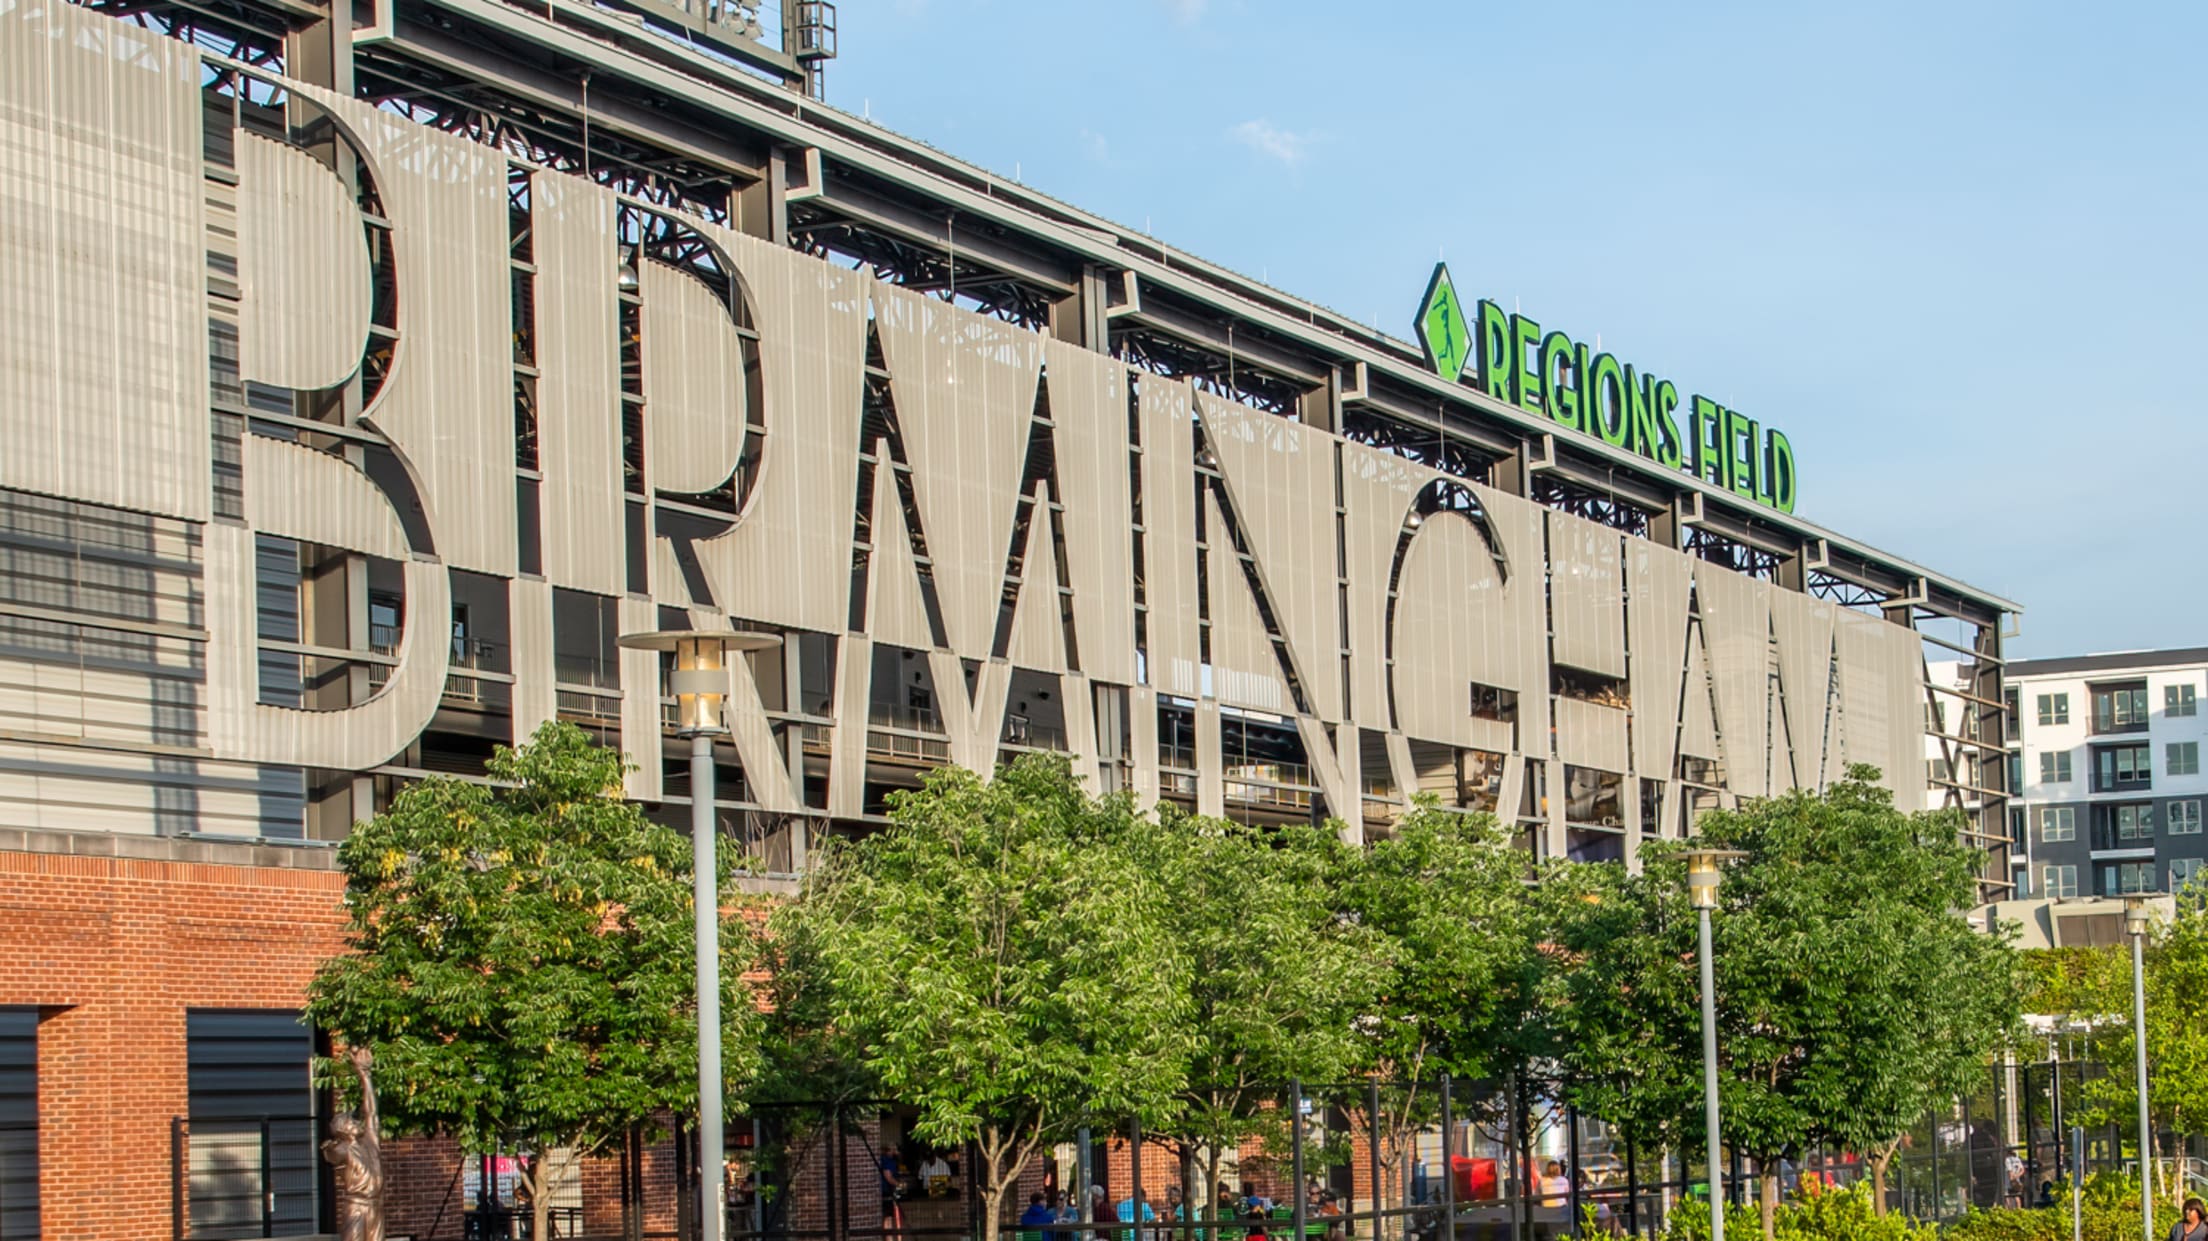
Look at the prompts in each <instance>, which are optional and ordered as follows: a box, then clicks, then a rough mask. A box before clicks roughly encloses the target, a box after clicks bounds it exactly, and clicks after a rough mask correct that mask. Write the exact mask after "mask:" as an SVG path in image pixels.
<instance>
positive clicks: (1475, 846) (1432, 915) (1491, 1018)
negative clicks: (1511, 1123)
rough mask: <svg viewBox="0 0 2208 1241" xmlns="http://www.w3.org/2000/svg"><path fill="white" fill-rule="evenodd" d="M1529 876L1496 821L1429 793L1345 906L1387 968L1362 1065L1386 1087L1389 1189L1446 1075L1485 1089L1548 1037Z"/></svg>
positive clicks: (1369, 854) (1378, 844) (1375, 852)
mask: <svg viewBox="0 0 2208 1241" xmlns="http://www.w3.org/2000/svg"><path fill="white" fill-rule="evenodd" d="M1526 877H1527V867H1526V858H1525V855H1524V854H1523V853H1520V852H1518V851H1517V850H1515V849H1513V848H1512V847H1511V844H1510V840H1509V838H1508V837H1507V836H1506V835H1505V834H1504V833H1503V831H1502V829H1501V828H1500V827H1499V826H1497V824H1496V822H1495V820H1494V819H1493V818H1492V817H1491V816H1488V815H1485V814H1459V813H1455V812H1451V811H1445V810H1441V809H1439V808H1438V807H1437V805H1436V804H1435V802H1434V800H1433V798H1431V797H1430V796H1429V797H1422V798H1421V799H1420V800H1419V802H1418V803H1417V804H1416V805H1415V806H1414V807H1413V808H1412V810H1411V812H1410V813H1409V814H1407V815H1405V816H1404V817H1403V818H1402V819H1401V820H1400V821H1399V822H1398V823H1397V824H1396V825H1395V830H1394V831H1393V832H1392V833H1390V834H1389V835H1387V836H1385V837H1383V838H1381V839H1379V840H1377V841H1375V842H1373V843H1372V844H1371V846H1370V847H1368V848H1367V849H1366V850H1365V852H1364V855H1363V857H1362V858H1360V859H1359V860H1358V863H1357V865H1356V866H1355V867H1354V869H1353V871H1352V873H1351V875H1350V877H1349V880H1348V882H1347V884H1346V887H1345V895H1346V898H1347V899H1346V901H1345V906H1346V909H1347V911H1348V912H1349V913H1350V914H1351V915H1352V916H1353V917H1355V918H1356V919H1357V921H1358V923H1359V925H1361V926H1362V927H1363V928H1365V930H1366V931H1368V932H1369V933H1370V934H1372V935H1373V936H1375V938H1376V947H1377V954H1378V958H1379V961H1380V963H1381V965H1382V966H1383V968H1384V974H1383V976H1382V979H1381V984H1380V988H1379V992H1378V994H1377V995H1376V996H1375V998H1374V1000H1373V1002H1372V1003H1371V1004H1370V1005H1368V1006H1367V1007H1366V1008H1365V1010H1364V1011H1363V1012H1362V1013H1360V1014H1359V1015H1358V1017H1357V1020H1356V1029H1357V1032H1358V1035H1359V1038H1360V1041H1361V1042H1362V1044H1363V1051H1362V1056H1361V1061H1362V1063H1361V1066H1360V1067H1361V1068H1362V1069H1363V1070H1364V1071H1365V1072H1368V1073H1370V1074H1372V1075H1374V1076H1376V1077H1378V1078H1380V1079H1381V1080H1382V1081H1383V1082H1384V1083H1386V1085H1385V1088H1384V1090H1383V1106H1382V1112H1381V1118H1380V1129H1381V1132H1380V1134H1379V1135H1378V1137H1379V1138H1380V1149H1381V1159H1382V1168H1383V1173H1384V1174H1383V1180H1384V1181H1385V1182H1389V1183H1396V1182H1399V1181H1400V1180H1401V1177H1400V1176H1397V1175H1395V1174H1394V1171H1395V1169H1396V1168H1397V1167H1398V1166H1399V1165H1400V1163H1401V1161H1402V1160H1403V1158H1404V1156H1405V1155H1406V1154H1407V1153H1408V1151H1409V1143H1408V1141H1407V1140H1406V1136H1407V1135H1408V1134H1409V1132H1410V1131H1411V1130H1412V1129H1414V1128H1416V1127H1417V1126H1419V1125H1422V1124H1425V1123H1427V1122H1428V1121H1429V1120H1430V1119H1431V1118H1432V1116H1433V1114H1434V1112H1435V1110H1436V1108H1437V1107H1438V1103H1439V1099H1438V1095H1437V1092H1436V1091H1435V1090H1434V1089H1432V1087H1433V1085H1434V1083H1435V1082H1436V1081H1437V1080H1438V1079H1439V1078H1440V1076H1441V1075H1442V1074H1444V1073H1447V1074H1449V1075H1450V1076H1452V1077H1453V1078H1456V1079H1459V1080H1462V1081H1466V1082H1472V1081H1478V1080H1481V1079H1486V1078H1493V1077H1498V1076H1500V1075H1501V1074H1503V1073H1504V1072H1506V1071H1508V1070H1511V1069H1513V1068H1516V1067H1519V1066H1520V1065H1522V1064H1523V1062H1524V1061H1525V1059H1526V1056H1527V1054H1528V1051H1529V1048H1530V1046H1531V1044H1530V1042H1529V1040H1530V1038H1531V1037H1532V1036H1533V1035H1534V1034H1536V1033H1537V1030H1536V1029H1535V1027H1534V1026H1533V1025H1532V1023H1531V1022H1530V1021H1529V1017H1530V1016H1531V1014H1532V1012H1533V1009H1532V1001H1533V998H1534V995H1533V984H1534V982H1535V980H1536V978H1537V973H1536V971H1535V970H1534V968H1533V963H1534V960H1535V957H1536V955H1537V954H1536V953H1535V951H1534V940H1533V922H1532V912H1533V908H1532V905H1531V902H1530V901H1529V898H1528V892H1529V889H1528V887H1527V884H1526ZM1383 1190H1384V1187H1383ZM1380 1197H1381V1199H1382V1200H1383V1201H1384V1200H1385V1193H1384V1192H1383V1193H1382V1194H1381V1195H1380Z"/></svg>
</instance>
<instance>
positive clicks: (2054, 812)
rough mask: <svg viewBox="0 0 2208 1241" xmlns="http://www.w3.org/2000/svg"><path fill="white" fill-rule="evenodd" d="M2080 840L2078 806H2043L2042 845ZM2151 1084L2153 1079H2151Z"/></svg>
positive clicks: (2040, 823) (2041, 823) (2041, 818)
mask: <svg viewBox="0 0 2208 1241" xmlns="http://www.w3.org/2000/svg"><path fill="white" fill-rule="evenodd" d="M2077 838H2078V808H2077V807H2076V806H2041V807H2040V808H2039V841H2040V843H2041V844H2047V845H2052V844H2059V843H2061V842H2062V841H2065V840H2076V839H2077ZM2149 1081H2150V1082H2151V1081H2152V1079H2151V1078H2150V1079H2149Z"/></svg>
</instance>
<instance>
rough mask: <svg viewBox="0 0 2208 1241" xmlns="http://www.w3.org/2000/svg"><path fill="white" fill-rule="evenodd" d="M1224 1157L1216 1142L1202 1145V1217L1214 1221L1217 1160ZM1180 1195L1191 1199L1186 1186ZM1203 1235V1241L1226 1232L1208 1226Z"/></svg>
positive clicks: (1210, 1239) (1215, 1219) (1217, 1185)
mask: <svg viewBox="0 0 2208 1241" xmlns="http://www.w3.org/2000/svg"><path fill="white" fill-rule="evenodd" d="M1224 1157H1225V1156H1224V1155H1222V1154H1221V1152H1220V1150H1219V1144H1218V1143H1217V1142H1210V1143H1206V1144H1205V1146H1204V1195H1205V1202H1204V1212H1203V1214H1204V1217H1205V1218H1207V1219H1210V1220H1213V1221H1214V1222H1216V1221H1217V1220H1218V1218H1219V1161H1220V1160H1221V1159H1222V1158H1224ZM1181 1195H1182V1201H1184V1202H1187V1201H1192V1200H1191V1199H1190V1197H1189V1192H1188V1188H1187V1187H1186V1186H1183V1187H1182V1188H1181ZM1192 1214H1193V1212H1192ZM1203 1235H1204V1238H1205V1241H1212V1239H1213V1238H1217V1237H1224V1236H1225V1235H1226V1233H1225V1232H1224V1231H1223V1230H1221V1229H1218V1228H1210V1229H1206V1230H1205V1231H1204V1234H1203Z"/></svg>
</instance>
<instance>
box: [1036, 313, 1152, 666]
mask: <svg viewBox="0 0 2208 1241" xmlns="http://www.w3.org/2000/svg"><path fill="white" fill-rule="evenodd" d="M1043 368H1044V375H1045V377H1046V380H1047V383H1048V387H1049V391H1050V420H1051V422H1052V423H1053V424H1054V425H1053V431H1054V433H1055V436H1056V440H1055V443H1056V446H1057V450H1058V451H1057V458H1058V460H1057V467H1058V468H1057V474H1058V489H1059V492H1060V495H1059V497H1058V498H1059V499H1060V500H1061V501H1062V502H1063V503H1064V504H1065V529H1066V546H1065V554H1066V576H1067V577H1068V578H1069V579H1070V581H1069V583H1068V584H1069V585H1071V586H1072V588H1073V633H1074V642H1075V644H1076V645H1077V646H1078V647H1079V654H1080V659H1081V670H1082V671H1083V672H1085V673H1087V674H1088V675H1089V676H1090V677H1092V678H1094V679H1096V680H1099V681H1109V682H1112V683H1114V684H1118V685H1130V684H1133V683H1134V680H1135V587H1134V578H1135V566H1134V533H1133V529H1132V527H1133V523H1134V509H1133V500H1134V493H1133V481H1132V479H1131V478H1130V476H1129V470H1128V466H1129V455H1128V454H1129V443H1128V438H1127V436H1128V427H1127V368H1126V367H1124V366H1122V365H1121V364H1120V363H1119V362H1117V361H1115V360H1113V359H1111V358H1108V357H1105V356H1103V355H1101V354H1098V353H1094V352H1092V351H1090V350H1087V349H1083V348H1080V347H1079V346H1076V345H1070V344H1067V343H1066V342H1064V341H1061V340H1056V339H1052V338H1047V337H1046V338H1045V339H1044V341H1043Z"/></svg>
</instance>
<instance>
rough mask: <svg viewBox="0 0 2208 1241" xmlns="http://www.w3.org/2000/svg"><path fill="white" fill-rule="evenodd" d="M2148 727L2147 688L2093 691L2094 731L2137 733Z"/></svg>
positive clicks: (2117, 686)
mask: <svg viewBox="0 0 2208 1241" xmlns="http://www.w3.org/2000/svg"><path fill="white" fill-rule="evenodd" d="M2146 726H2147V687H2146V686H2144V685H2114V686H2108V687H2105V688H2100V689H2095V690H2094V691H2093V731H2094V732H2097V733H2125V732H2136V731H2138V730H2140V729H2143V728H2145V727H2146Z"/></svg>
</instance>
